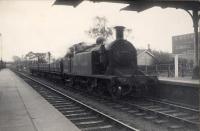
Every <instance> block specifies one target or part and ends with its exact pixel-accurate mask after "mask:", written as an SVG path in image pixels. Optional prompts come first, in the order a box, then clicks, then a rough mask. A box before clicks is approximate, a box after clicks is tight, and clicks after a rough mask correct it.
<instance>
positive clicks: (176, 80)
mask: <svg viewBox="0 0 200 131" xmlns="http://www.w3.org/2000/svg"><path fill="white" fill-rule="evenodd" d="M158 79H159V80H160V81H164V82H172V83H182V84H191V85H200V81H199V80H194V79H192V78H191V77H177V78H176V77H158Z"/></svg>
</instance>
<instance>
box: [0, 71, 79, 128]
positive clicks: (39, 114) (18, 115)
mask: <svg viewBox="0 0 200 131" xmlns="http://www.w3.org/2000/svg"><path fill="white" fill-rule="evenodd" d="M0 131H79V129H78V128H77V127H76V126H75V125H74V124H73V123H71V121H70V120H68V119H67V118H66V117H65V116H63V115H62V114H61V113H60V112H59V111H57V110H56V109H55V108H54V107H53V106H52V105H50V104H49V103H48V102H47V101H46V100H45V99H44V98H43V97H41V96H40V95H39V94H38V93H37V92H36V91H35V90H34V89H32V88H31V87H30V86H29V85H28V84H27V83H25V82H24V81H23V80H22V79H21V78H19V77H18V76H17V75H15V73H13V72H12V71H10V70H9V69H3V70H0Z"/></svg>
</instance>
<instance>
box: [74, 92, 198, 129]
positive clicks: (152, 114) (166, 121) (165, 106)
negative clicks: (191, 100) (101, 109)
mask: <svg viewBox="0 0 200 131" xmlns="http://www.w3.org/2000/svg"><path fill="white" fill-rule="evenodd" d="M72 91H73V90H72ZM75 92H76V91H75ZM76 93H77V92H76ZM79 94H81V95H83V96H84V97H87V98H90V99H92V100H95V101H98V102H99V103H102V104H104V105H106V106H107V107H110V108H113V109H114V110H119V111H121V112H124V113H127V114H131V115H134V116H135V117H140V118H144V119H145V120H148V121H151V122H153V123H155V124H158V125H161V126H165V127H167V129H169V130H181V131H182V130H191V131H198V129H199V110H197V109H192V108H188V107H184V106H180V105H176V104H171V103H168V102H163V101H158V100H153V99H148V98H146V99H143V100H141V99H140V100H136V99H127V100H120V101H112V100H111V99H109V98H98V97H96V96H94V95H89V96H88V94H85V93H83V92H80V93H79Z"/></svg>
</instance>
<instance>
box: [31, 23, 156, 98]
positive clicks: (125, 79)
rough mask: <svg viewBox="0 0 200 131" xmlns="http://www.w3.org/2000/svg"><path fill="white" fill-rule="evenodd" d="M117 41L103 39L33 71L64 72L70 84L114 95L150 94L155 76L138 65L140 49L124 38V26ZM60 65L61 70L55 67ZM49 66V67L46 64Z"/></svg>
mask: <svg viewBox="0 0 200 131" xmlns="http://www.w3.org/2000/svg"><path fill="white" fill-rule="evenodd" d="M115 29H116V40H114V41H113V42H111V43H109V44H104V41H103V39H102V38H98V39H97V41H96V43H95V44H94V45H92V46H90V47H88V48H86V49H85V50H83V51H80V52H76V53H75V54H74V56H73V57H67V58H65V59H64V60H62V61H60V62H59V63H57V64H55V63H53V64H51V65H50V67H49V69H47V67H48V66H46V68H45V69H44V68H30V69H31V72H38V73H41V72H43V73H49V74H52V75H55V74H56V75H58V74H59V75H60V76H61V77H62V79H63V80H64V81H65V83H66V85H70V86H71V87H75V88H81V89H86V90H88V91H89V92H96V93H98V94H99V95H103V94H105V93H107V94H109V95H110V96H112V98H114V99H116V98H120V97H122V96H126V95H130V94H131V95H134V96H144V95H147V94H148V92H149V91H150V89H151V88H152V84H154V82H155V77H150V76H146V75H144V74H143V73H142V72H140V71H139V69H138V66H137V51H136V49H135V47H134V46H133V45H132V44H131V43H130V42H129V41H127V40H125V39H124V37H123V35H124V33H123V32H124V27H122V26H117V27H115ZM54 65H59V66H57V69H56V70H55V69H53V67H55V66H54ZM43 67H45V66H43Z"/></svg>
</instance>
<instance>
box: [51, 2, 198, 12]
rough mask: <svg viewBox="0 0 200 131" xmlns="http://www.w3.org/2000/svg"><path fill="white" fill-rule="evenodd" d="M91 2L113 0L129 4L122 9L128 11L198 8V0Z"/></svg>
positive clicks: (70, 3) (73, 3)
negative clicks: (158, 8) (154, 8)
mask: <svg viewBox="0 0 200 131" xmlns="http://www.w3.org/2000/svg"><path fill="white" fill-rule="evenodd" d="M82 1H84V0H56V1H55V3H54V4H55V5H71V6H77V5H79V4H80V3H81V2H82ZM88 1H93V2H113V3H124V4H129V5H128V6H127V7H125V8H123V9H122V10H130V11H139V12H140V11H144V10H146V9H149V8H152V7H154V6H159V7H161V8H167V7H171V8H179V9H184V10H200V0H190V1H189V0H188V1H183V0H176V1H172V0H88Z"/></svg>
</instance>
